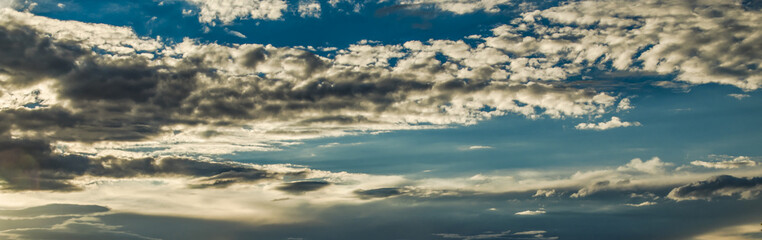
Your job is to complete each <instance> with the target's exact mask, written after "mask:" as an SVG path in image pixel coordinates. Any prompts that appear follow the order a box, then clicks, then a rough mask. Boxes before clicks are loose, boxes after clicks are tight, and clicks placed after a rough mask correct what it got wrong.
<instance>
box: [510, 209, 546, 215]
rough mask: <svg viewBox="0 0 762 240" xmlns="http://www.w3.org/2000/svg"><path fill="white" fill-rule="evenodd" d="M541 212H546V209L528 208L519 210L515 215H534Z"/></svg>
mask: <svg viewBox="0 0 762 240" xmlns="http://www.w3.org/2000/svg"><path fill="white" fill-rule="evenodd" d="M541 214H545V210H526V211H521V212H517V213H516V214H515V215H520V216H534V215H541Z"/></svg>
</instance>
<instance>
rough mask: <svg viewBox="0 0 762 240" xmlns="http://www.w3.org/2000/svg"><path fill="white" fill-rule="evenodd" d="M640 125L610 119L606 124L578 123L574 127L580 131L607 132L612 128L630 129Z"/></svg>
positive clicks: (614, 118)
mask: <svg viewBox="0 0 762 240" xmlns="http://www.w3.org/2000/svg"><path fill="white" fill-rule="evenodd" d="M640 125H641V124H640V123H639V122H623V121H622V120H620V119H619V118H618V117H611V120H609V121H607V122H599V123H580V124H577V126H574V128H576V129H580V130H598V131H603V130H608V129H612V128H620V127H632V126H640Z"/></svg>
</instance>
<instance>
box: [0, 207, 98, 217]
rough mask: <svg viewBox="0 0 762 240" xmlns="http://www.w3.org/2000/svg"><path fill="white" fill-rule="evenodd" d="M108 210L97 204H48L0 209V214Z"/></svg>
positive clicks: (30, 214)
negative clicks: (15, 208)
mask: <svg viewBox="0 0 762 240" xmlns="http://www.w3.org/2000/svg"><path fill="white" fill-rule="evenodd" d="M108 211H110V209H109V208H107V207H103V206H98V205H76V204H48V205H44V206H36V207H29V208H24V209H17V210H0V216H3V217H21V218H30V217H31V218H33V217H41V216H62V215H86V214H94V213H102V212H108Z"/></svg>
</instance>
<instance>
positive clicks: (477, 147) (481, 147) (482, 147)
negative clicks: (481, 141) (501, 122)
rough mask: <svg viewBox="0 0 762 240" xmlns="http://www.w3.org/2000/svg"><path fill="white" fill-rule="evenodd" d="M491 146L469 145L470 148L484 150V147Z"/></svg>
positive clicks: (489, 147) (488, 147)
mask: <svg viewBox="0 0 762 240" xmlns="http://www.w3.org/2000/svg"><path fill="white" fill-rule="evenodd" d="M491 148H492V147H491V146H481V145H473V146H469V147H468V150H482V149H491Z"/></svg>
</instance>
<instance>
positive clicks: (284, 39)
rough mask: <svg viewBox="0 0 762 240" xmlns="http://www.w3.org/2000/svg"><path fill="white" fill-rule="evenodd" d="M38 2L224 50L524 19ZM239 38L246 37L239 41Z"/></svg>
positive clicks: (470, 29) (388, 10)
mask: <svg viewBox="0 0 762 240" xmlns="http://www.w3.org/2000/svg"><path fill="white" fill-rule="evenodd" d="M560 2H562V1H547V2H536V1H533V2H532V4H533V5H535V7H536V8H539V9H542V8H548V7H551V6H554V5H557V4H559V3H560ZM57 3H59V2H41V3H39V5H38V6H36V7H35V8H34V9H33V10H32V12H33V13H34V14H37V15H40V16H46V17H51V18H55V19H61V20H76V21H82V22H90V23H104V24H109V25H115V26H127V27H131V28H132V29H134V30H135V32H136V33H137V34H138V35H140V36H149V37H152V38H156V37H157V36H161V37H162V38H163V39H165V40H171V41H174V42H180V41H182V40H183V39H184V38H193V39H198V40H200V41H201V42H216V43H220V44H242V43H258V44H272V45H274V46H277V47H283V46H313V47H336V48H345V47H347V46H349V45H350V44H354V43H357V42H359V41H361V40H371V41H378V42H380V43H382V44H401V43H404V42H407V41H410V40H419V41H427V40H429V39H450V40H458V39H464V38H465V37H467V36H470V35H487V34H490V30H491V29H492V28H493V27H495V26H498V25H501V24H507V23H509V22H510V21H511V20H512V19H514V18H517V17H519V16H520V14H521V10H522V9H517V7H516V6H517V5H518V4H520V2H516V3H515V5H505V6H501V11H499V12H495V13H487V12H484V11H475V12H472V13H467V14H454V13H451V12H447V11H441V10H438V9H436V8H435V7H433V6H432V5H423V6H418V5H415V6H414V7H408V6H401V5H396V3H395V2H393V1H380V2H366V3H364V4H363V8H361V9H360V10H359V11H358V12H354V11H352V10H351V8H350V7H351V6H344V5H347V4H346V3H339V4H338V5H337V7H332V6H331V5H330V4H329V3H327V2H321V3H320V4H321V9H322V10H321V15H320V17H319V18H314V17H302V16H300V15H299V13H298V12H297V11H296V7H297V6H298V1H293V0H292V1H289V3H288V4H289V8H288V9H287V10H286V11H285V12H284V14H283V17H282V18H281V19H277V20H263V19H239V20H236V21H233V22H231V23H230V24H219V23H218V24H214V25H211V24H208V23H201V22H199V20H198V15H196V14H190V15H189V14H183V10H194V11H195V13H198V7H196V6H193V5H190V4H188V3H187V2H184V1H163V3H162V4H159V1H134V2H133V1H129V2H124V1H95V0H84V1H61V2H60V3H63V4H64V5H63V6H64V7H58V6H57ZM235 33H240V34H242V35H243V36H245V38H243V37H241V36H236V35H237V34H235Z"/></svg>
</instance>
